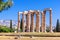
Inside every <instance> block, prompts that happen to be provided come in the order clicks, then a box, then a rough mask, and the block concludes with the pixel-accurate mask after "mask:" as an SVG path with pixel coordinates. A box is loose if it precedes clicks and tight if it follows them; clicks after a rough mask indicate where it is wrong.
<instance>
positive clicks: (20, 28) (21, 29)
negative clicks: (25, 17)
mask: <svg viewBox="0 0 60 40" xmlns="http://www.w3.org/2000/svg"><path fill="white" fill-rule="evenodd" d="M20 29H21V31H22V19H21V23H20Z"/></svg>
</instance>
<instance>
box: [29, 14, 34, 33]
mask: <svg viewBox="0 0 60 40" xmlns="http://www.w3.org/2000/svg"><path fill="white" fill-rule="evenodd" d="M30 31H31V32H34V14H33V13H32V14H31V28H30Z"/></svg>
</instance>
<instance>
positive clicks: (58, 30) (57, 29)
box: [56, 19, 60, 32]
mask: <svg viewBox="0 0 60 40" xmlns="http://www.w3.org/2000/svg"><path fill="white" fill-rule="evenodd" d="M56 32H60V26H59V19H57V24H56Z"/></svg>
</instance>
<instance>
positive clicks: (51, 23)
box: [50, 10, 52, 32]
mask: <svg viewBox="0 0 60 40" xmlns="http://www.w3.org/2000/svg"><path fill="white" fill-rule="evenodd" d="M50 32H52V10H50Z"/></svg>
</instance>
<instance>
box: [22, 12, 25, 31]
mask: <svg viewBox="0 0 60 40" xmlns="http://www.w3.org/2000/svg"><path fill="white" fill-rule="evenodd" d="M24 15H25V14H24V13H23V14H22V31H23V32H25V20H24Z"/></svg>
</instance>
